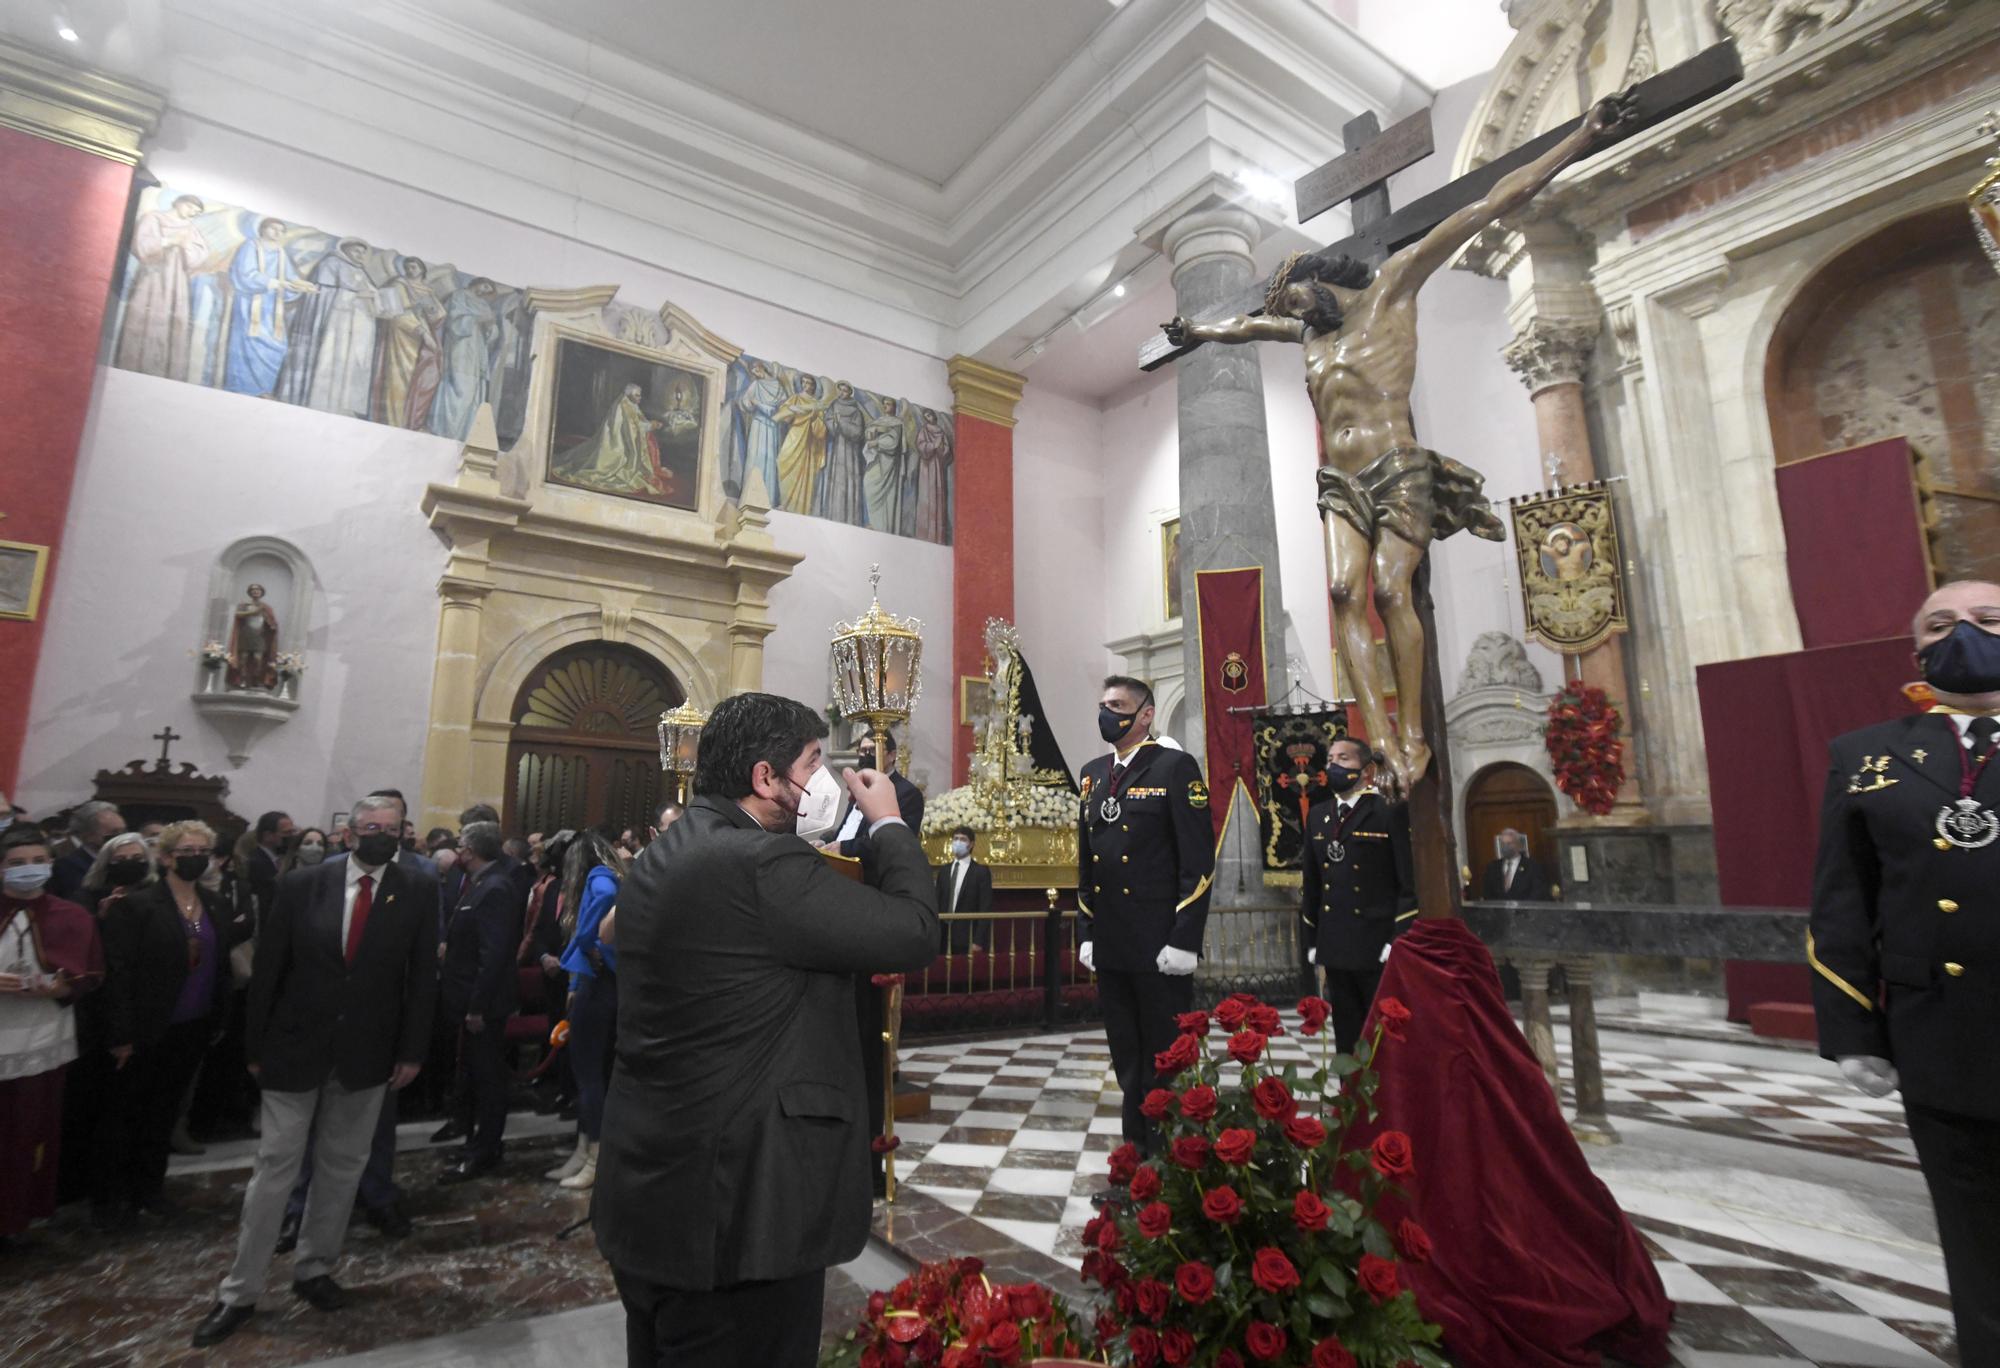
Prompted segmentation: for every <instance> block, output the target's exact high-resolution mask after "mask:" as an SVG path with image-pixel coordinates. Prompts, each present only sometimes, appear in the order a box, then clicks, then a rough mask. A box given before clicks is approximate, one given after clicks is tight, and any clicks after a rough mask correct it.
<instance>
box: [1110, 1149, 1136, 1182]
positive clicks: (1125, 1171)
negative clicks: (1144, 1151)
mask: <svg viewBox="0 0 2000 1368" xmlns="http://www.w3.org/2000/svg"><path fill="white" fill-rule="evenodd" d="M1107 1162H1108V1163H1109V1164H1110V1165H1111V1181H1112V1182H1114V1183H1116V1184H1118V1186H1120V1187H1124V1186H1125V1185H1126V1184H1127V1183H1129V1182H1131V1181H1132V1175H1133V1174H1135V1173H1137V1172H1138V1171H1139V1147H1138V1146H1137V1145H1135V1144H1133V1143H1132V1142H1131V1141H1130V1140H1127V1141H1126V1142H1125V1143H1124V1144H1122V1145H1120V1146H1119V1147H1118V1148H1117V1149H1115V1150H1113V1151H1111V1157H1110V1159H1109V1160H1108V1161H1107Z"/></svg>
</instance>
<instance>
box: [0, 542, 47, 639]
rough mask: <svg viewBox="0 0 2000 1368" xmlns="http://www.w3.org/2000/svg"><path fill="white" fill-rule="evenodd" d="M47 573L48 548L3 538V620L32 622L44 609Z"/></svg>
mask: <svg viewBox="0 0 2000 1368" xmlns="http://www.w3.org/2000/svg"><path fill="white" fill-rule="evenodd" d="M48 572H49V548H48V547H46V546H37V545H35V544H34V543H33V542H14V541H0V619H5V620H10V621H14V622H33V621H34V620H35V619H36V617H38V616H39V615H40V614H41V611H42V583H43V581H44V580H45V579H46V578H47V576H48Z"/></svg>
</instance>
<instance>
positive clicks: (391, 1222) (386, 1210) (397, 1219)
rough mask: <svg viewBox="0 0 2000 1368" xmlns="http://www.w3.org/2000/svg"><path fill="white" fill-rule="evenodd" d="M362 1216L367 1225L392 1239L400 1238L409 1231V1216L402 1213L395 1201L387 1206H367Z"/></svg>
mask: <svg viewBox="0 0 2000 1368" xmlns="http://www.w3.org/2000/svg"><path fill="white" fill-rule="evenodd" d="M362 1216H363V1218H364V1219H366V1220H367V1222H368V1224H369V1225H372V1226H374V1227H375V1228H376V1229H377V1230H379V1231H381V1232H382V1233H383V1234H384V1235H387V1236H388V1237H389V1238H390V1239H392V1240H400V1239H402V1238H403V1237H404V1236H405V1235H407V1234H409V1233H410V1218H409V1217H407V1216H405V1215H404V1214H403V1208H402V1207H401V1206H400V1205H398V1204H397V1203H395V1202H391V1203H389V1204H388V1205H387V1206H379V1207H369V1208H368V1209H367V1210H366V1211H364V1212H363V1213H362Z"/></svg>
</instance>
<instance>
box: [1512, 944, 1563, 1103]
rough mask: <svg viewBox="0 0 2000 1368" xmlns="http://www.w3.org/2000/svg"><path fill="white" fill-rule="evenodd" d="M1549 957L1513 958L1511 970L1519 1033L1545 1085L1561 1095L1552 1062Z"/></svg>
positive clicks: (1557, 1072)
mask: <svg viewBox="0 0 2000 1368" xmlns="http://www.w3.org/2000/svg"><path fill="white" fill-rule="evenodd" d="M1554 967H1555V963H1554V961H1553V960H1546V959H1534V958H1529V959H1517V960H1515V961H1514V972H1515V973H1517V974H1519V975H1520V976H1521V1034H1522V1035H1524V1036H1526V1037H1527V1038H1528V1049H1529V1051H1530V1052H1531V1053H1532V1054H1533V1055H1534V1056H1535V1062H1536V1063H1537V1064H1540V1065H1541V1066H1542V1072H1543V1073H1544V1074H1546V1075H1547V1076H1548V1080H1549V1088H1550V1089H1551V1090H1552V1091H1553V1092H1554V1093H1555V1095H1556V1096H1557V1097H1558V1098H1560V1097H1561V1096H1562V1070H1561V1067H1560V1066H1559V1065H1558V1063H1557V1061H1556V1028H1555V1021H1554V1019H1553V1018H1552V1017H1551V1015H1550V1013H1549V970H1550V969H1552V968H1554Z"/></svg>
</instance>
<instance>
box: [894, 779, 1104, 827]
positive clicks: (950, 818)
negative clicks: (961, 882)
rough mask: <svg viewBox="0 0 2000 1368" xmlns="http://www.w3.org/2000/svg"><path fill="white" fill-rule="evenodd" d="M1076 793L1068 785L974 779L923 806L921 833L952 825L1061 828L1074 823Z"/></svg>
mask: <svg viewBox="0 0 2000 1368" xmlns="http://www.w3.org/2000/svg"><path fill="white" fill-rule="evenodd" d="M1076 803H1077V799H1076V794H1075V793H1073V792H1071V791H1070V789H1069V788H1068V786H1067V785H1058V784H1047V783H1029V782H1026V781H1021V780H1015V781H1012V782H1009V783H1005V784H995V783H974V784H967V785H965V786H964V787H962V788H955V789H952V790H951V791H950V792H948V793H945V794H943V795H941V796H940V797H938V798H937V799H936V800H934V801H933V802H931V803H929V804H927V805H926V806H925V808H924V834H925V835H927V836H934V835H939V834H941V833H944V832H948V831H950V830H951V829H952V828H953V827H957V826H969V827H971V828H972V829H973V830H975V831H997V830H1001V829H1006V828H1021V827H1039V828H1043V829H1046V830H1051V831H1063V830H1067V829H1068V828H1070V827H1073V826H1075V825H1076Z"/></svg>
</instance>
